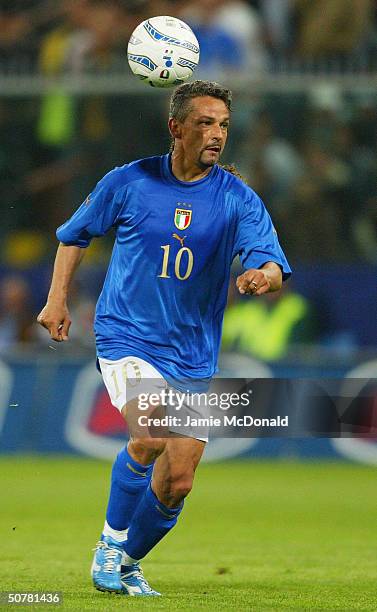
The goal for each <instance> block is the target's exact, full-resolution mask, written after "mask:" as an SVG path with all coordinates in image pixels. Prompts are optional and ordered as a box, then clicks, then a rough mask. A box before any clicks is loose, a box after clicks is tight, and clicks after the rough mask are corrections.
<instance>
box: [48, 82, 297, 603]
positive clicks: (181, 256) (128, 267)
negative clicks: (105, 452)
mask: <svg viewBox="0 0 377 612" xmlns="http://www.w3.org/2000/svg"><path fill="white" fill-rule="evenodd" d="M230 111H231V92H230V91H229V90H227V89H225V88H223V87H221V86H220V85H218V84H217V83H212V82H208V81H194V82H192V83H185V84H183V85H180V86H179V87H178V88H177V89H175V91H174V92H173V95H172V98H171V104H170V115H169V124H168V125H169V131H170V134H171V137H172V151H171V153H169V154H166V155H162V156H156V157H150V158H147V159H141V160H138V161H134V162H132V163H129V164H126V165H124V166H122V167H119V168H115V169H114V170H112V171H111V172H109V173H108V174H107V175H106V176H105V177H104V178H103V179H102V180H100V182H99V183H98V184H97V186H96V187H95V189H94V191H93V192H92V193H91V194H90V195H89V196H88V197H87V198H86V200H85V201H84V202H83V204H82V205H81V206H80V207H79V208H78V210H77V211H76V212H75V213H74V214H73V216H72V217H71V218H70V219H69V220H68V221H66V223H64V224H63V225H62V226H61V227H59V228H58V230H57V237H58V239H59V240H60V245H59V247H58V251H57V255H56V260H55V266H54V273H53V278H52V283H51V288H50V292H49V295H48V300H47V304H46V306H45V307H44V308H43V310H42V311H41V313H40V315H39V317H38V321H39V323H40V324H41V325H43V326H44V327H46V328H47V329H48V331H49V332H50V334H51V337H52V338H53V339H54V340H56V341H58V342H61V341H65V340H68V332H69V327H70V317H69V311H68V307H67V296H68V288H69V284H70V281H71V279H72V277H73V274H74V271H75V269H76V268H77V266H78V265H79V263H80V261H81V259H82V256H83V254H84V252H85V248H86V247H87V246H88V245H89V243H90V241H91V239H92V238H93V237H94V236H102V235H104V234H105V233H106V232H107V231H108V230H109V229H110V228H112V227H114V228H115V229H116V239H115V244H114V249H113V253H112V257H111V261H110V264H109V268H108V272H107V276H106V279H105V282H104V286H103V289H102V292H101V295H100V297H99V299H98V303H97V308H96V316H95V324H94V327H95V335H96V345H97V354H98V361H99V366H100V369H101V372H102V375H103V378H104V382H105V384H106V387H107V389H108V392H109V395H110V398H111V401H112V403H113V405H114V406H116V407H117V408H118V409H119V410H120V411H121V413H122V414H123V416H124V417H125V418H126V419H127V418H128V419H130V414H131V411H132V406H133V402H134V401H135V396H132V394H130V393H129V392H130V389H131V388H132V387H134V386H135V385H136V383H138V384H140V385H142V384H143V381H149V383H151V382H152V384H153V385H154V388H155V389H160V390H161V389H164V388H165V389H166V388H167V387H168V385H170V386H171V387H174V388H180V381H185V383H184V384H183V383H182V384H183V387H182V384H181V390H183V389H184V387H185V386H186V384H187V381H189V382H190V384H191V383H192V385H191V388H192V389H193V390H195V385H196V384H198V388H199V387H200V385H201V384H202V383H203V381H204V382H207V381H209V380H210V379H211V377H212V376H213V375H214V373H215V372H216V364H217V357H218V350H219V345H220V336H221V326H222V320H223V313H224V309H225V305H226V299H227V289H228V282H229V273H230V266H231V263H232V261H233V259H234V258H235V257H236V256H237V255H239V256H240V260H241V263H242V265H243V267H244V269H245V272H244V273H243V274H241V275H240V276H239V277H238V278H237V287H238V290H239V292H240V293H241V294H250V295H252V296H259V295H262V294H263V293H266V292H268V291H276V290H278V289H279V288H280V287H281V284H282V280H284V279H285V278H287V277H288V276H289V275H290V268H289V265H288V263H287V261H286V258H285V256H284V253H283V252H282V249H281V247H280V246H279V242H278V239H277V235H276V231H275V229H274V227H273V225H272V222H271V219H270V217H269V215H268V213H267V211H266V209H265V207H264V205H263V203H262V201H261V200H260V198H259V197H258V196H257V195H256V193H255V192H254V191H252V189H250V188H249V187H248V186H247V185H246V184H245V183H244V182H243V181H242V180H240V179H239V178H237V177H236V176H234V175H233V174H232V173H230V172H228V171H227V170H225V169H224V168H222V167H221V166H220V165H219V163H218V162H219V158H220V156H221V153H222V151H223V149H224V147H225V143H226V140H227V134H228V127H229V119H230ZM131 380H132V381H133V382H132V384H130V383H131ZM205 441H206V437H205V436H201V435H197V433H196V432H192V433H191V434H190V432H189V433H188V434H187V435H183V436H182V435H181V436H179V435H168V436H166V437H159V438H154V437H153V436H151V435H150V436H143V435H140V437H138V434H137V433H136V434H133V433H132V430H131V439H130V441H129V443H128V446H127V447H126V448H125V449H123V450H122V451H121V452H120V453H119V455H118V456H117V458H116V460H115V463H114V466H113V470H112V478H111V488H110V497H109V502H108V507H107V513H106V521H105V524H104V528H103V532H102V535H101V538H100V541H99V542H98V544H97V547H96V552H95V556H94V561H93V565H92V578H93V582H94V585H95V587H96V588H97V589H99V590H102V591H112V592H117V593H124V594H126V595H141V596H142V595H147V596H151V595H159V593H157V592H156V591H155V590H153V589H152V588H151V587H150V586H149V585H148V583H147V581H146V579H145V578H144V576H143V573H142V570H141V567H140V560H141V559H143V558H144V557H145V556H146V555H147V554H148V553H149V551H150V550H152V548H153V547H154V546H156V544H157V543H158V542H159V541H160V540H161V539H162V538H163V537H164V536H165V535H166V534H167V533H168V532H169V531H170V530H171V529H172V528H173V527H174V525H175V524H176V522H177V520H178V517H179V515H180V513H181V512H182V509H183V504H184V499H185V497H186V496H187V494H188V493H189V492H190V490H191V487H192V484H193V479H194V473H195V469H196V467H197V465H198V463H199V461H200V458H201V456H202V453H203V450H204V447H205Z"/></svg>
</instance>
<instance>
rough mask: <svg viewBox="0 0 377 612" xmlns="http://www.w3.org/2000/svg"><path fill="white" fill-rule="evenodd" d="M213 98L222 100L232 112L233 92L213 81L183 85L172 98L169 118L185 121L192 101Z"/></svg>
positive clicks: (175, 91)
mask: <svg viewBox="0 0 377 612" xmlns="http://www.w3.org/2000/svg"><path fill="white" fill-rule="evenodd" d="M204 96H211V98H217V99H218V100H222V101H223V102H224V104H225V106H226V107H227V109H228V110H229V111H231V110H232V92H231V91H230V89H226V88H225V87H222V86H221V85H219V84H218V83H215V82H213V81H192V82H191V83H182V85H179V86H178V87H177V88H176V89H175V90H174V92H173V95H172V97H171V98H170V110H169V117H170V118H171V119H178V121H184V120H185V119H186V117H187V115H188V114H189V112H190V101H191V100H192V99H193V98H199V97H204Z"/></svg>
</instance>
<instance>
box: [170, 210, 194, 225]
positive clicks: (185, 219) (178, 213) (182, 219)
mask: <svg viewBox="0 0 377 612" xmlns="http://www.w3.org/2000/svg"><path fill="white" fill-rule="evenodd" d="M191 217H192V210H185V209H183V208H176V209H175V215H174V225H175V227H176V228H177V229H179V230H185V229H186V228H188V226H189V225H190V223H191Z"/></svg>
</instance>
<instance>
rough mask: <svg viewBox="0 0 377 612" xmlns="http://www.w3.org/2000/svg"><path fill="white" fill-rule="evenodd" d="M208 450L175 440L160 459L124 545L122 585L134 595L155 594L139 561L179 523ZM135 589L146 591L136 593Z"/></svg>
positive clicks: (190, 441) (183, 439)
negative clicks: (150, 589)
mask: <svg viewBox="0 0 377 612" xmlns="http://www.w3.org/2000/svg"><path fill="white" fill-rule="evenodd" d="M204 447H205V442H203V441H201V440H196V439H194V438H187V437H171V438H169V439H168V440H167V442H166V444H165V448H164V450H163V452H162V453H161V455H160V456H159V457H158V458H157V459H156V462H155V466H154V470H153V477H152V481H151V484H150V485H149V486H148V488H147V490H146V492H145V494H144V496H143V498H142V500H141V501H140V503H139V505H138V507H137V509H136V511H135V513H134V515H133V518H132V520H131V523H130V527H129V530H128V535H127V541H126V542H125V544H124V550H125V556H124V557H123V563H124V564H125V566H124V567H122V584H123V585H124V588H125V590H126V591H127V592H128V593H129V594H130V595H135V594H139V595H148V594H151V593H149V592H148V590H145V591H144V592H143V585H142V582H141V580H143V576H142V574H141V573H140V571H139V570H140V566H139V561H140V560H141V559H142V558H143V557H145V556H146V555H147V554H148V553H149V551H150V550H151V549H152V548H154V546H156V544H157V543H158V542H159V541H160V540H161V539H162V538H163V537H164V536H165V535H166V534H167V533H168V532H169V531H170V530H171V529H172V528H173V527H174V525H175V524H176V522H177V520H178V517H179V514H180V513H181V511H182V508H183V503H184V498H185V497H186V496H187V495H188V493H189V492H190V491H191V488H192V484H193V480H194V474H195V470H196V467H197V465H198V463H199V461H200V459H201V456H202V454H203V450H204ZM147 586H148V585H147ZM135 588H136V589H139V591H140V590H141V591H142V592H138V593H135V592H134V589H135ZM148 588H150V587H149V586H148ZM152 594H154V593H152Z"/></svg>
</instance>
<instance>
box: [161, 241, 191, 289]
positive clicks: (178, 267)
mask: <svg viewBox="0 0 377 612" xmlns="http://www.w3.org/2000/svg"><path fill="white" fill-rule="evenodd" d="M161 248H162V250H163V251H164V257H163V260H162V271H161V274H159V275H158V278H171V277H170V276H169V274H168V264H169V258H170V244H164V245H163V246H161ZM185 254H187V255H185ZM184 255H185V259H186V271H185V272H184V273H183V274H181V272H183V270H181V261H182V258H183V256H184ZM193 265H194V255H193V254H192V251H191V249H189V248H188V247H182V248H181V249H179V251H178V253H177V254H176V256H175V262H174V272H175V275H176V277H177V278H178V280H182V281H184V280H187V279H188V277H189V276H190V274H191V272H192V268H193ZM183 267H184V263H183V264H182V268H183Z"/></svg>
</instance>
